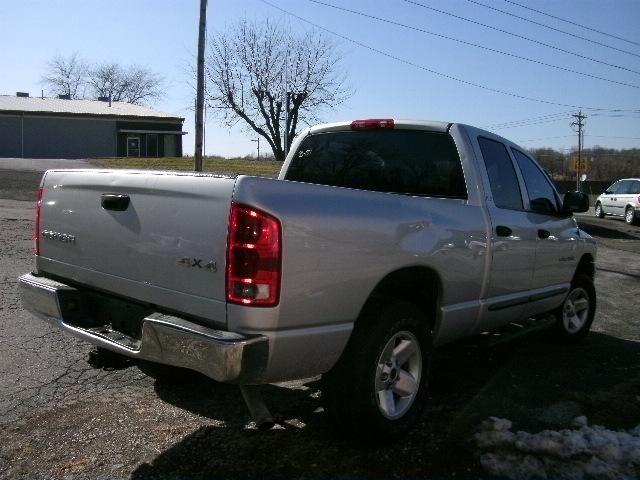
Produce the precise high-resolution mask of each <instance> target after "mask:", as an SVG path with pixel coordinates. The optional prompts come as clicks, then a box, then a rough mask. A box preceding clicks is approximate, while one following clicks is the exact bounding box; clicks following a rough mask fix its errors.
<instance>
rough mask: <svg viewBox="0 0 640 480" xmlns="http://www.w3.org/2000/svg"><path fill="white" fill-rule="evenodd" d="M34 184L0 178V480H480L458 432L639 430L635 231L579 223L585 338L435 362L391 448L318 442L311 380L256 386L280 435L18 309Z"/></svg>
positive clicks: (458, 354) (205, 382) (639, 299)
mask: <svg viewBox="0 0 640 480" xmlns="http://www.w3.org/2000/svg"><path fill="white" fill-rule="evenodd" d="M38 181H39V174H37V173H34V172H26V171H15V170H0V185H1V187H0V478H7V479H9V478H10V479H16V478H24V479H38V478H42V479H45V478H47V479H48V478H56V479H57V478H65V479H67V478H68V479H76V478H77V479H80V478H105V479H106V478H133V479H173V478H185V479H199V478H202V479H204V478H207V479H209V478H313V479H316V478H317V479H320V478H488V477H487V475H486V474H485V473H484V472H483V470H482V468H481V466H480V464H479V460H478V452H477V449H476V446H475V444H474V441H473V434H474V433H475V432H476V431H477V429H478V425H479V424H480V422H482V421H483V420H485V419H486V418H488V417H490V416H498V417H504V418H508V419H510V420H511V421H513V422H514V426H515V427H516V428H518V429H522V430H527V431H531V432H536V431H540V430H543V429H545V428H553V429H558V428H565V427H568V426H569V425H570V423H571V421H572V419H573V418H574V417H576V416H579V415H586V416H587V417H588V418H589V420H590V421H591V422H593V423H597V424H601V425H604V426H606V427H608V428H611V429H620V428H624V429H629V428H632V427H635V426H636V425H637V424H639V423H640V329H639V327H640V316H639V315H638V311H639V308H638V307H639V306H640V295H639V292H640V250H638V245H640V242H639V241H638V240H640V228H638V227H628V226H626V225H625V224H624V222H621V221H619V220H616V219H604V220H598V219H592V218H590V217H581V218H580V219H579V220H580V222H581V224H582V225H583V226H584V228H585V229H586V230H588V231H590V232H591V233H593V234H594V235H596V238H597V239H598V242H599V257H598V261H597V269H598V271H597V276H596V288H597V292H598V312H597V315H596V320H595V322H594V326H593V333H592V334H591V335H590V336H589V337H588V338H587V340H586V341H585V342H584V343H582V344H579V345H575V346H566V345H562V344H558V343H556V342H554V341H553V339H552V338H551V337H550V335H549V333H548V332H542V333H539V334H535V335H532V336H528V337H526V338H523V339H521V340H519V341H517V342H514V343H510V344H507V345H502V346H500V347H494V348H480V347H479V346H477V345H470V344H469V343H468V342H467V343H465V344H457V345H452V346H449V347H446V348H443V349H441V350H440V351H438V352H437V360H436V365H435V368H434V374H433V377H432V381H431V392H430V400H429V406H428V408H427V410H426V411H425V414H424V416H423V417H422V420H421V422H420V424H419V425H418V426H417V427H416V428H415V429H414V430H413V431H412V432H411V434H410V435H408V436H407V437H406V438H405V439H403V440H402V441H399V442H397V443H395V444H391V445H387V446H381V447H378V448H373V447H363V446H359V445H358V444H357V442H353V441H351V440H346V439H342V438H340V437H339V436H337V434H336V433H335V432H333V431H332V430H331V429H330V428H329V426H328V423H327V421H326V418H325V414H324V412H323V411H322V408H321V396H320V391H319V385H318V379H317V378H315V379H308V380H305V381H300V382H291V383H288V384H281V385H269V386H265V387H263V393H264V397H265V400H266V401H267V403H268V404H269V406H270V408H271V410H272V413H273V414H274V415H275V416H276V417H277V420H278V422H279V425H278V426H277V428H275V429H273V430H271V431H269V432H259V431H257V430H256V429H255V428H254V427H253V425H252V423H251V419H250V417H249V415H248V413H247V411H246V408H245V406H244V404H243V402H242V397H241V395H240V392H239V390H238V389H237V387H233V386H229V385H222V384H217V383H215V382H213V381H211V380H209V379H207V378H205V377H203V376H200V375H198V374H195V373H189V372H183V371H181V372H178V373H176V372H174V375H172V376H169V378H158V379H156V378H154V377H153V376H150V375H149V374H150V373H151V374H153V373H154V370H153V369H151V368H150V366H148V365H138V364H136V363H135V362H131V361H128V360H118V359H114V358H110V357H105V356H104V355H101V354H98V353H97V352H96V351H95V350H94V349H93V348H92V347H91V346H89V345H87V344H85V343H83V342H80V341H78V340H75V339H73V338H71V337H69V336H66V335H63V334H62V333H61V332H59V331H58V330H57V329H55V328H53V327H50V326H48V325H46V324H44V323H42V322H41V321H39V320H36V319H34V318H33V317H31V316H30V315H29V314H27V313H26V312H25V311H24V310H23V309H22V307H21V305H20V301H19V298H18V294H17V288H16V279H17V277H18V276H19V275H20V274H22V273H25V272H27V271H29V270H30V268H31V266H32V243H33V241H32V228H33V227H32V208H33V205H32V201H33V192H34V190H35V186H36V185H37V183H38Z"/></svg>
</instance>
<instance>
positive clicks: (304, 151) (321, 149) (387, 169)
mask: <svg viewBox="0 0 640 480" xmlns="http://www.w3.org/2000/svg"><path fill="white" fill-rule="evenodd" d="M285 178H286V180H294V181H298V182H308V183H318V184H321V185H331V186H336V187H348V188H357V189H361V190H373V191H377V192H388V193H400V194H407V195H418V196H432V197H447V198H467V189H466V186H465V182H464V175H463V173H462V164H461V162H460V156H459V155H458V151H457V149H456V146H455V143H454V142H453V139H452V138H451V136H450V135H449V134H446V133H439V132H429V131H424V130H403V129H395V130H370V131H342V132H326V133H317V134H312V135H309V136H307V137H306V138H305V139H304V140H303V141H302V143H301V144H300V147H299V148H298V150H297V152H296V153H295V156H294V157H293V160H292V161H291V164H290V165H289V169H288V170H287V174H286V177H285Z"/></svg>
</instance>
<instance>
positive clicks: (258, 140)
mask: <svg viewBox="0 0 640 480" xmlns="http://www.w3.org/2000/svg"><path fill="white" fill-rule="evenodd" d="M251 141H252V142H258V160H260V137H258V139H257V140H251Z"/></svg>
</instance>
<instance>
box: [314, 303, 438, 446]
mask: <svg viewBox="0 0 640 480" xmlns="http://www.w3.org/2000/svg"><path fill="white" fill-rule="evenodd" d="M414 340H415V342H414ZM396 341H397V343H394V342H396ZM406 342H409V343H408V344H409V345H410V350H411V351H412V352H414V353H412V354H411V356H410V357H409V358H410V359H411V360H410V361H409V360H407V361H405V362H404V363H402V364H397V363H396V361H402V360H401V356H400V355H398V357H396V356H395V355H393V357H392V358H391V359H390V360H389V362H387V363H380V364H379V362H380V361H382V360H383V354H385V353H390V352H396V351H399V349H398V348H397V347H398V346H400V344H401V343H402V344H403V345H407V343H406ZM414 344H415V345H418V346H419V348H418V349H415V348H414ZM390 345H391V346H393V345H397V346H396V348H391V347H390ZM385 347H387V349H386V350H385ZM406 351H409V349H407V350H406ZM431 357H432V344H431V333H430V331H429V327H428V322H427V319H426V317H425V314H424V312H423V311H422V310H421V309H420V308H418V307H417V306H416V305H414V304H412V303H408V302H395V301H394V302H389V303H378V304H377V305H372V306H370V307H369V308H367V309H366V311H365V312H363V314H362V315H361V318H360V319H359V320H358V322H357V323H356V326H355V329H354V331H353V334H352V336H351V339H350V340H349V344H348V345H347V347H346V349H345V352H344V353H343V355H342V357H341V358H340V360H339V361H338V363H337V364H336V365H335V366H334V368H333V369H332V370H331V371H330V372H328V373H326V374H325V375H323V376H322V398H323V403H324V407H325V410H326V412H327V414H328V415H329V417H330V419H331V420H332V422H333V423H334V425H335V426H336V427H337V428H338V429H339V430H341V431H342V432H343V433H345V434H347V435H350V436H356V435H357V436H358V437H359V438H360V439H363V440H364V441H365V442H367V443H384V442H386V441H390V440H392V439H394V438H397V437H399V436H401V435H403V434H405V433H406V432H407V431H409V430H410V429H411V428H412V427H413V426H414V425H415V423H416V422H417V421H418V419H419V417H420V415H421V413H422V411H423V409H424V406H425V402H426V393H427V384H428V377H429V367H430V364H431ZM418 361H419V362H420V364H421V368H420V370H419V374H418V375H415V373H416V372H418V370H416V366H417V365H418ZM392 364H393V367H391V365H392ZM396 366H397V367H398V368H397V369H396ZM381 367H382V368H383V369H389V372H388V376H387V378H386V380H385V381H386V382H390V383H389V386H387V387H386V389H387V391H380V392H379V393H376V389H377V388H379V386H380V385H381V384H385V383H384V382H383V380H382V379H383V378H384V375H385V372H384V371H382V370H381V369H380V368H381ZM403 367H406V368H403ZM410 371H414V375H413V376H412V377H411V379H412V381H413V383H412V384H411V387H412V389H415V390H413V391H414V392H415V393H413V394H410V395H407V396H406V397H403V396H401V395H398V396H397V400H395V398H396V393H394V392H395V391H397V390H398V389H400V390H401V388H399V387H400V386H401V383H402V382H401V381H399V378H404V379H406V378H407V376H406V375H407V374H410V373H409V372H410ZM394 372H395V373H394ZM416 376H419V379H418V380H417V381H416V379H415V377H416ZM394 378H395V380H394ZM407 391H408V390H407ZM387 394H388V395H390V396H391V397H392V398H394V400H392V401H391V403H392V404H393V405H394V407H396V406H397V408H398V410H397V411H396V414H400V412H401V411H402V413H401V416H399V417H398V418H393V419H391V418H388V416H385V414H384V413H383V410H384V408H385V407H384V406H379V401H384V402H385V403H386V402H387V401H388V400H386V399H387V398H388V397H387ZM411 395H413V396H412V397H411ZM381 397H382V400H378V399H380V398H381ZM396 401H397V403H396ZM391 410H393V409H391Z"/></svg>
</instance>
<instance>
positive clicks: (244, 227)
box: [227, 203, 282, 307]
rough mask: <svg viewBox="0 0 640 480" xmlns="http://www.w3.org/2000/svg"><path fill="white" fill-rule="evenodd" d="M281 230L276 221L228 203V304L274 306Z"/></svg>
mask: <svg viewBox="0 0 640 480" xmlns="http://www.w3.org/2000/svg"><path fill="white" fill-rule="evenodd" d="M281 237H282V231H281V226H280V222H279V221H278V219H277V218H275V217H273V216H271V215H269V214H267V213H265V212H263V211H261V210H258V209H256V208H252V207H249V206H246V205H240V204H237V203H232V204H231V216H230V219H229V239H228V243H227V301H228V302H231V303H237V304H240V305H255V306H262V307H273V306H275V305H277V304H278V301H279V299H280V276H281V263H282V262H281V257H282V249H281V247H282V239H281Z"/></svg>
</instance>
